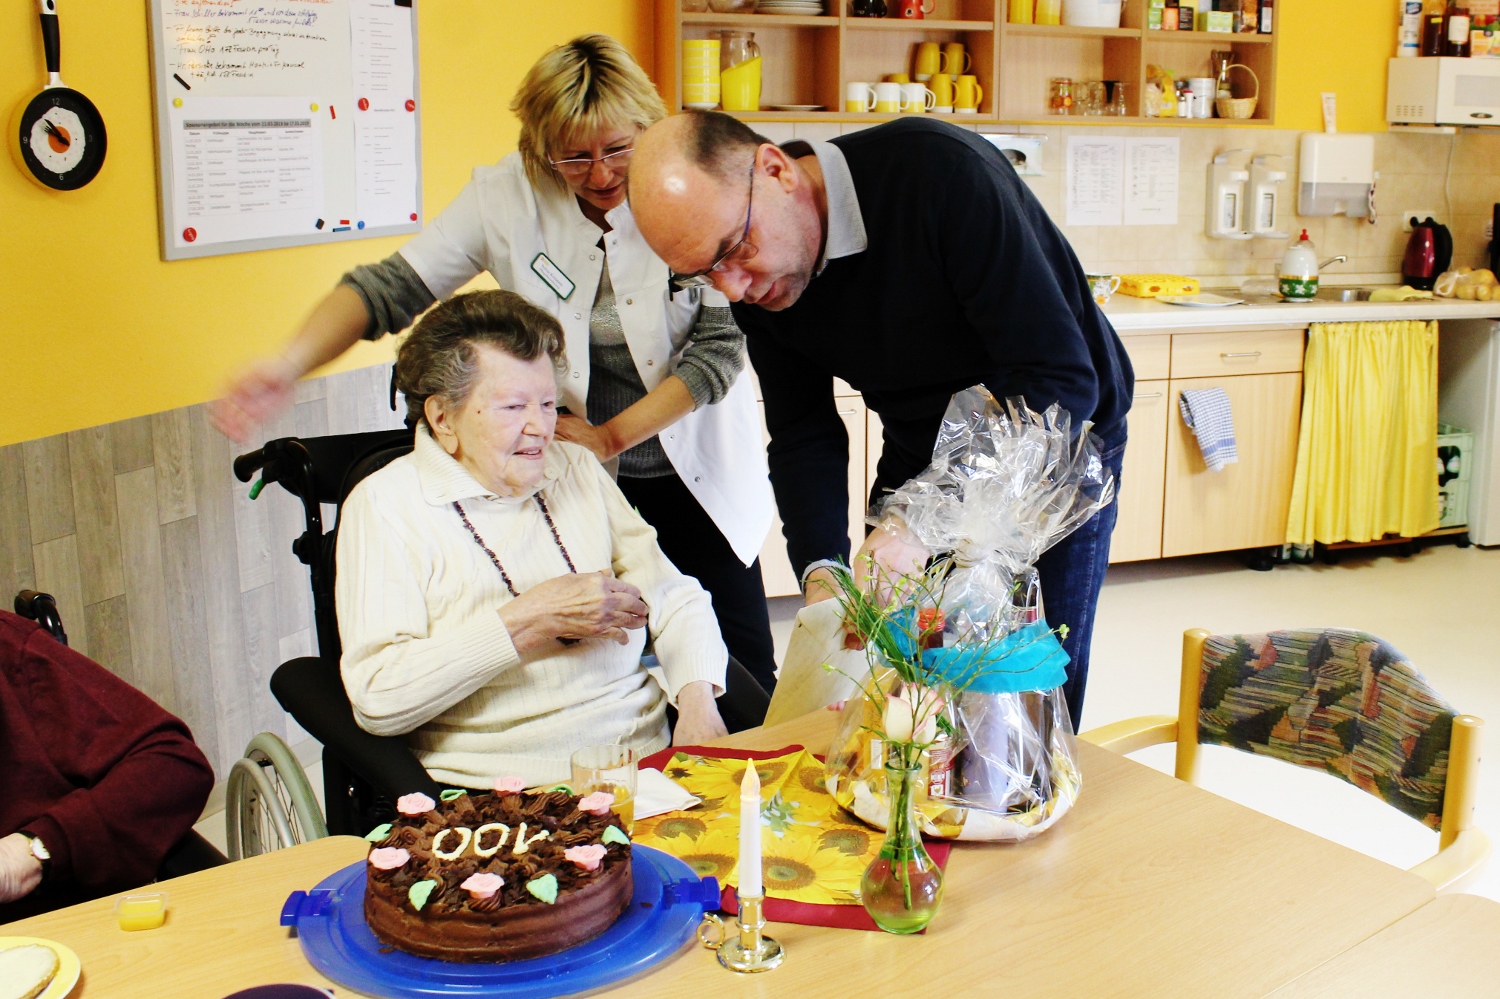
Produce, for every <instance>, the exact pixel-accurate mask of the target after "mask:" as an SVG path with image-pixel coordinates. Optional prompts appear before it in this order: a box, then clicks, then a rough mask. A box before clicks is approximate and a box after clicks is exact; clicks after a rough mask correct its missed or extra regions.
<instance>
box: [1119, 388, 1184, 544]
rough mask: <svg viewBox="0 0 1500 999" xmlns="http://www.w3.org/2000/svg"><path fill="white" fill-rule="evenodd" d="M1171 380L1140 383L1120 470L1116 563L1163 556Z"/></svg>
mask: <svg viewBox="0 0 1500 999" xmlns="http://www.w3.org/2000/svg"><path fill="white" fill-rule="evenodd" d="M1167 392H1168V382H1167V381H1166V380H1165V379H1162V380H1158V381H1144V382H1136V383H1135V399H1134V401H1133V402H1132V404H1131V407H1130V424H1129V429H1130V439H1129V442H1128V443H1127V444H1126V445H1125V467H1124V468H1123V469H1122V470H1121V472H1120V488H1119V492H1118V494H1117V495H1118V499H1117V500H1116V502H1117V503H1119V505H1120V506H1119V518H1118V519H1117V520H1116V521H1115V533H1114V537H1113V538H1112V539H1111V540H1110V543H1109V560H1110V561H1111V562H1135V561H1137V560H1139V559H1145V558H1161V511H1162V501H1163V496H1164V490H1165V488H1166V470H1167V416H1168V405H1167V403H1168V401H1169V400H1168V398H1167Z"/></svg>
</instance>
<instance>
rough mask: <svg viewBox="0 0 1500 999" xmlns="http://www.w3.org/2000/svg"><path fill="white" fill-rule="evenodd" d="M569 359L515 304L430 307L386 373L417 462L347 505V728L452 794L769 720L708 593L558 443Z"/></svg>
mask: <svg viewBox="0 0 1500 999" xmlns="http://www.w3.org/2000/svg"><path fill="white" fill-rule="evenodd" d="M561 354H562V331H561V328H560V327H559V326H558V323H557V321H556V320H555V319H553V318H552V317H551V316H550V315H548V314H547V313H546V312H544V311H542V310H541V309H538V308H536V307H535V306H533V305H531V304H529V303H528V302H526V301H525V300H524V299H523V298H521V297H520V296H519V295H516V294H514V293H512V292H507V291H486V292H476V293H473V294H468V295H461V296H458V297H456V298H454V299H452V300H450V301H448V302H446V303H444V304H442V305H439V306H438V307H437V308H435V309H433V310H432V311H431V312H430V313H429V314H428V315H427V316H426V317H425V318H424V319H423V320H422V321H421V323H419V324H418V325H417V327H416V329H415V330H414V331H413V332H412V333H411V335H410V336H409V337H408V338H407V340H406V342H405V343H404V344H403V345H402V347H401V350H400V354H399V357H398V360H397V362H396V381H397V384H398V386H399V387H400V388H401V390H402V392H403V393H404V394H405V396H406V401H407V406H408V411H409V415H410V418H411V419H412V420H414V421H415V422H416V423H417V429H416V444H415V447H414V449H413V451H412V452H411V453H410V454H409V455H406V456H405V457H402V458H399V459H397V460H396V461H393V462H391V463H390V464H389V465H387V466H386V467H385V468H383V469H381V470H380V471H378V472H375V473H374V474H372V475H370V476H369V477H368V478H366V479H365V480H364V481H363V482H361V483H360V484H359V486H358V487H356V488H355V489H354V491H353V492H352V493H351V494H350V495H349V498H348V500H347V501H346V502H345V505H344V508H343V512H342V518H341V521H340V527H339V538H338V550H337V556H336V558H337V589H336V600H337V609H338V621H339V634H340V638H341V640H342V644H343V659H342V662H341V670H342V674H343V680H344V686H345V688H346V689H347V691H348V693H349V699H350V701H351V703H352V704H353V707H354V714H355V718H356V720H357V721H358V722H359V725H360V726H361V727H362V728H364V729H365V730H366V731H369V732H372V733H375V734H377V735H404V736H405V737H406V741H407V743H408V744H409V745H410V746H411V748H412V750H413V751H414V752H415V754H416V756H417V758H418V759H419V760H420V761H421V762H422V764H423V765H424V766H425V767H426V768H427V770H428V772H429V773H430V774H431V775H432V776H433V777H434V778H435V779H436V780H438V781H440V782H445V783H449V784H454V785H460V786H466V787H486V786H488V785H489V784H490V782H491V780H492V779H493V778H494V777H496V776H499V775H519V776H522V777H524V778H526V780H527V781H529V782H533V783H543V782H549V781H555V780H561V779H566V778H567V777H568V775H569V757H570V755H571V754H572V752H573V751H574V750H576V749H579V748H582V747H584V746H588V745H596V744H605V743H610V744H615V743H617V744H620V745H626V746H630V747H632V748H635V749H637V750H638V751H640V752H641V753H650V752H653V751H655V750H657V749H660V748H663V747H664V746H666V745H667V744H668V742H669V741H672V742H673V743H674V744H676V745H683V744H688V743H693V742H700V741H702V740H705V739H711V738H714V737H716V736H721V735H724V734H726V725H725V717H726V716H727V717H728V718H729V720H730V724H731V725H734V726H735V727H736V728H738V727H744V726H747V725H753V724H757V723H758V722H759V720H760V717H762V716H763V715H764V710H765V699H764V695H763V694H760V697H759V700H758V701H757V700H756V698H755V694H756V693H758V692H759V688H758V687H757V688H755V690H754V691H752V692H751V693H750V701H749V703H748V704H745V703H744V702H742V701H737V700H736V697H735V694H734V693H733V691H738V690H739V689H741V688H743V687H744V685H745V684H746V683H748V684H749V685H751V686H753V685H754V680H753V679H751V678H750V677H749V674H748V673H745V672H744V670H743V668H742V667H740V666H739V665H738V664H737V663H734V662H733V661H732V660H729V658H728V653H727V652H726V650H725V647H724V642H723V640H722V638H721V637H720V633H719V626H718V622H717V621H716V619H715V617H714V613H713V607H712V604H711V602H710V599H709V596H708V594H707V593H705V592H704V590H703V589H702V588H701V587H700V586H699V585H698V583H697V582H696V581H695V580H693V579H692V578H690V577H688V576H684V575H683V574H682V573H680V572H678V571H677V569H676V568H675V567H674V566H673V565H672V563H671V562H669V561H668V560H667V558H666V557H665V556H664V555H663V554H662V552H661V550H660V549H659V548H658V547H657V544H656V536H655V532H654V531H653V530H652V529H651V527H650V526H648V525H647V524H646V523H645V521H643V520H642V519H641V518H640V516H639V515H638V514H637V513H636V512H635V511H634V510H633V509H632V508H631V507H630V505H629V504H628V503H627V502H626V501H625V498H624V496H623V495H622V494H621V493H620V490H619V489H618V487H616V485H615V483H614V482H613V481H612V480H611V478H610V476H609V474H608V473H607V472H606V471H605V469H604V468H603V466H601V465H600V464H599V462H598V460H597V459H596V458H595V457H594V455H593V453H592V452H590V451H588V450H587V449H585V448H583V447H579V446H577V445H573V444H569V443H565V442H562V441H558V440H555V439H554V436H553V434H554V428H555V426H556V422H557V405H556V399H557V391H556V388H555V381H554V379H555V378H556V377H557V374H558V369H557V364H558V360H559V358H560V357H561ZM648 635H649V637H650V639H651V640H652V642H653V644H654V651H655V655H656V657H657V660H658V661H659V664H660V665H659V668H651V669H649V670H648V667H647V666H646V665H645V664H644V663H643V661H642V653H643V649H644V646H645V644H646V641H647V637H648ZM726 687H729V688H730V689H731V691H732V693H731V695H730V696H728V697H724V698H723V699H722V700H721V701H716V698H719V697H720V696H721V695H723V694H724V693H725V689H726ZM669 705H670V706H671V707H672V708H673V709H675V710H674V711H672V712H669V710H668V709H669ZM721 706H723V707H724V709H725V710H724V714H723V716H721V712H720V707H721ZM747 709H748V715H747V713H746V711H747ZM670 715H675V718H676V722H675V732H674V731H673V730H672V729H671V728H670V727H669V726H670V720H669V716H670Z"/></svg>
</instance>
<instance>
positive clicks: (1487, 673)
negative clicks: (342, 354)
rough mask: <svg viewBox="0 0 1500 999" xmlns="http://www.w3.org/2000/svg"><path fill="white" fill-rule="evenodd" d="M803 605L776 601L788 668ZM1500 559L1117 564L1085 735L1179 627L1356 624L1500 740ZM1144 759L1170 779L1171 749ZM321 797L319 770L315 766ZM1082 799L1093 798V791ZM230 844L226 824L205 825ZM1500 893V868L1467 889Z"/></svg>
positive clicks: (1361, 832) (1415, 858)
mask: <svg viewBox="0 0 1500 999" xmlns="http://www.w3.org/2000/svg"><path fill="white" fill-rule="evenodd" d="M798 604H799V601H798V600H796V599H795V598H782V599H777V600H772V601H771V615H772V630H773V632H774V633H775V637H776V644H777V659H778V660H780V658H781V655H782V653H783V652H784V650H785V647H786V640H787V637H788V636H789V635H790V634H791V627H792V621H793V619H794V618H795V616H796V610H797V606H798ZM1496 607H1500V551H1481V550H1479V549H1477V548H1470V549H1467V550H1460V549H1457V548H1453V547H1451V546H1440V547H1435V548H1432V549H1429V550H1427V551H1424V552H1422V553H1420V554H1418V555H1417V556H1415V557H1413V558H1409V559H1396V558H1389V557H1379V556H1375V557H1364V558H1348V559H1346V560H1345V561H1344V562H1343V563H1341V564H1340V565H1338V566H1325V565H1312V566H1283V567H1281V568H1278V569H1276V570H1274V571H1272V572H1265V573H1262V572H1252V571H1250V570H1249V569H1246V568H1244V566H1242V565H1241V564H1240V563H1239V562H1238V561H1237V560H1236V559H1235V558H1234V557H1232V556H1220V555H1209V556H1199V557H1196V558H1182V559H1168V560H1164V561H1160V562H1144V563H1137V564H1132V565H1120V566H1115V567H1113V568H1112V569H1111V571H1110V575H1109V579H1108V580H1107V581H1106V583H1105V587H1104V592H1103V594H1102V595H1101V597H1100V600H1099V619H1098V623H1097V625H1096V627H1095V631H1094V653H1093V669H1092V676H1091V677H1090V683H1089V696H1088V702H1087V707H1086V715H1085V722H1086V727H1093V726H1097V725H1103V724H1105V723H1106V722H1111V721H1116V720H1118V719H1121V718H1129V717H1133V716H1135V715H1145V714H1172V713H1174V712H1175V711H1176V704H1177V677H1178V663H1179V659H1180V649H1181V641H1182V632H1183V631H1184V630H1185V629H1187V628H1192V627H1202V628H1208V629H1209V630H1211V631H1215V632H1235V631H1242V632H1252V631H1265V630H1269V629H1274V628H1289V627H1302V626H1314V627H1348V628H1360V629H1363V630H1366V631H1370V632H1373V633H1375V634H1377V635H1379V636H1381V637H1382V638H1385V639H1386V640H1388V641H1390V642H1391V643H1392V644H1394V645H1395V646H1396V647H1397V648H1399V649H1401V650H1402V651H1403V652H1405V653H1406V654H1407V656H1409V657H1410V658H1411V660H1412V661H1413V662H1414V663H1416V665H1417V666H1418V668H1420V669H1421V670H1422V671H1423V672H1424V673H1426V674H1427V677H1428V679H1430V680H1431V681H1432V683H1433V685H1434V686H1435V687H1436V688H1437V689H1438V690H1439V691H1441V692H1442V693H1443V694H1444V695H1445V696H1446V697H1447V698H1448V699H1449V700H1450V701H1451V702H1452V703H1453V705H1454V706H1455V707H1456V708H1457V709H1458V710H1460V711H1463V712H1467V713H1469V714H1475V715H1478V716H1479V717H1481V718H1484V719H1487V720H1488V722H1489V724H1490V729H1489V732H1488V733H1487V735H1488V738H1489V740H1490V745H1491V746H1495V745H1497V742H1496V740H1500V615H1497V614H1496V610H1495V609H1496ZM1137 759H1139V760H1141V761H1142V762H1144V763H1148V764H1150V765H1152V766H1155V767H1157V768H1158V769H1161V770H1165V771H1170V770H1171V767H1172V749H1171V747H1170V746H1162V747H1157V748H1155V749H1151V750H1146V751H1144V752H1142V753H1139V754H1137ZM309 776H310V777H311V779H312V781H313V785H314V787H317V788H318V790H319V791H320V792H321V786H320V776H319V773H318V769H317V766H316V765H314V766H313V767H311V768H310V769H309ZM1202 782H1203V785H1204V786H1205V787H1206V788H1208V789H1209V790H1211V791H1214V792H1215V793H1217V794H1222V795H1224V796H1225V797H1228V798H1232V799H1234V800H1235V801H1238V802H1241V803H1242V804H1245V805H1248V806H1249V807H1251V808H1255V809H1258V810H1260V811H1262V812H1265V813H1267V814H1270V815H1274V816H1276V817H1278V818H1280V819H1283V820H1284V821H1286V822H1289V823H1291V824H1293V825H1296V826H1300V827H1302V828H1303V829H1307V830H1309V831H1310V832H1314V833H1317V834H1318V835H1320V836H1325V837H1327V838H1329V839H1332V840H1335V841H1337V842H1339V843H1343V844H1345V845H1346V846H1349V847H1352V848H1353V849H1356V850H1360V851H1362V852H1364V853H1367V854H1370V855H1371V856H1374V857H1379V858H1380V859H1382V860H1385V861H1387V862H1389V863H1392V864H1397V865H1399V866H1402V867H1410V866H1411V865H1413V864H1415V863H1417V862H1419V861H1421V860H1425V859H1426V858H1427V857H1429V856H1430V855H1431V854H1432V853H1433V851H1435V850H1436V849H1437V834H1436V833H1434V832H1431V831H1430V830H1428V829H1426V828H1424V827H1422V826H1421V825H1419V824H1417V823H1416V822H1415V821H1413V820H1411V819H1408V818H1407V817H1406V816H1404V815H1401V814H1399V813H1398V812H1396V811H1394V810H1393V809H1391V808H1389V807H1387V806H1386V805H1384V804H1382V803H1381V802H1379V801H1378V800H1376V799H1375V798H1372V797H1370V796H1369V795H1366V794H1364V793H1363V792H1361V791H1359V790H1357V789H1355V788H1353V787H1351V786H1350V785H1348V784H1345V783H1344V782H1342V781H1339V780H1335V779H1334V778H1332V777H1327V776H1324V775H1322V774H1318V773H1314V772H1312V771H1307V770H1301V769H1298V768H1295V767H1291V766H1287V765H1285V764H1281V763H1277V762H1275V761H1272V760H1264V759H1257V758H1255V757H1251V756H1247V755H1245V754H1242V753H1237V752H1234V751H1233V750H1227V749H1220V748H1218V747H1207V748H1206V749H1205V750H1204V765H1203V781H1202ZM1084 793H1085V794H1086V793H1088V792H1087V790H1086V789H1085V792H1084ZM1478 822H1479V825H1480V826H1481V827H1482V828H1484V829H1485V830H1486V831H1487V832H1488V833H1489V834H1490V836H1491V837H1492V838H1494V839H1496V840H1497V841H1500V753H1495V752H1493V751H1492V752H1491V753H1490V754H1489V761H1488V765H1487V767H1486V768H1485V769H1484V772H1483V773H1482V775H1481V786H1480V800H1479V809H1478ZM199 829H200V831H203V832H204V833H205V834H206V835H208V836H209V838H210V839H212V840H214V841H215V842H218V843H221V844H222V841H223V817H222V815H214V816H211V817H210V818H208V819H205V820H204V821H203V822H202V823H200V825H199ZM1468 890H1469V891H1472V892H1475V893H1476V894H1480V895H1488V896H1489V897H1491V898H1495V899H1500V861H1496V862H1494V863H1492V864H1491V866H1490V868H1489V869H1488V870H1487V871H1486V872H1485V874H1484V875H1483V876H1482V878H1481V879H1480V880H1479V882H1478V883H1477V884H1475V885H1473V886H1472V887H1470V888H1469V889H1468Z"/></svg>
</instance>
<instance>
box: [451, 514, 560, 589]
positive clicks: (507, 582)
mask: <svg viewBox="0 0 1500 999" xmlns="http://www.w3.org/2000/svg"><path fill="white" fill-rule="evenodd" d="M535 495H536V505H537V506H539V507H541V509H542V518H543V519H544V520H546V521H547V527H548V529H550V530H551V531H552V541H553V543H554V544H556V545H557V550H558V551H560V552H562V557H563V561H564V562H566V563H568V571H569V572H575V573H576V572H577V571H578V568H577V566H575V565H574V564H573V556H571V555H569V554H568V548H567V546H566V545H564V544H563V543H562V535H560V534H558V533H557V524H555V523H554V522H553V520H552V511H550V510H548V509H547V501H546V500H544V499H542V494H541V493H536V494H535ZM453 509H455V510H457V511H458V517H459V519H460V520H462V521H463V522H464V526H465V527H467V528H468V529H469V534H470V535H471V536H472V537H473V538H474V543H475V544H476V545H478V546H479V547H480V548H481V549H483V551H484V553H485V554H486V555H488V556H489V557H490V561H491V562H493V563H494V564H495V568H496V569H498V570H500V578H501V579H503V580H505V588H506V589H507V590H509V591H510V595H511V596H512V597H519V596H520V595H521V594H520V592H519V591H518V590H517V589H516V584H514V583H512V582H511V581H510V574H509V573H507V572H506V571H505V566H503V565H501V564H500V556H498V555H496V554H495V553H494V551H492V550H491V549H490V546H489V545H487V544H485V543H484V539H483V538H481V537H480V536H479V532H478V531H476V530H475V529H474V525H473V524H471V523H469V516H468V514H466V513H464V508H463V507H462V506H460V505H459V502H458V500H454V501H453Z"/></svg>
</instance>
